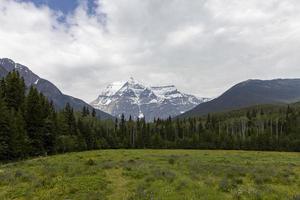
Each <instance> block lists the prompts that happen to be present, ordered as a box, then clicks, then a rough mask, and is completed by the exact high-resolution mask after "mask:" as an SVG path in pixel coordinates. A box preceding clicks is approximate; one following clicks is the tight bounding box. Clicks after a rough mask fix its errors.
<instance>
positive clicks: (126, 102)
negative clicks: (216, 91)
mask: <svg viewBox="0 0 300 200" xmlns="http://www.w3.org/2000/svg"><path fill="white" fill-rule="evenodd" d="M208 100H209V99H208V98H197V97H195V96H193V95H188V94H184V93H181V92H180V91H178V90H177V88H176V87H175V86H174V85H170V86H159V87H151V86H145V85H144V84H143V83H141V82H139V81H137V80H135V79H134V78H130V79H129V80H128V81H127V82H114V83H112V84H109V85H108V86H107V87H106V89H105V90H104V91H103V92H102V93H101V94H100V95H99V96H98V98H97V99H96V100H94V101H93V102H91V103H90V104H91V105H92V106H93V107H95V108H97V109H100V110H103V111H105V112H108V113H110V114H112V115H114V116H118V117H120V116H121V115H122V114H124V115H125V117H126V118H128V117H129V116H130V115H131V116H132V117H134V118H135V119H136V118H143V117H145V118H146V120H147V121H150V120H153V119H154V118H158V117H159V118H167V117H169V116H176V115H179V114H182V113H184V112H186V111H188V110H190V109H192V108H194V107H195V106H197V105H199V104H200V103H203V102H206V101H208Z"/></svg>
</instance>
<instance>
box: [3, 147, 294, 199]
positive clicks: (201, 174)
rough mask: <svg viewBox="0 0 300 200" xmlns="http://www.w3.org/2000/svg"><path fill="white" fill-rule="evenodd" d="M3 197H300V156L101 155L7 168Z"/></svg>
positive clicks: (206, 153)
mask: <svg viewBox="0 0 300 200" xmlns="http://www.w3.org/2000/svg"><path fill="white" fill-rule="evenodd" d="M0 199H49V200H50V199H51V200H52V199H89V200H92V199H103V200H105V199H111V200H118V199H120V200H125V199H128V200H140V199H141V200H143V199H149V200H150V199H151V200H152V199H153V200H165V199H167V200H168V199H170V200H171V199H172V200H174V199H178V200H185V199H186V200H190V199H195V200H198V199H291V200H298V199H300V154H299V153H280V152H246V151H221V150H220V151H208V150H207V151H206V150H99V151H90V152H80V153H69V154H64V155H58V156H50V157H42V158H35V159H32V160H27V161H21V162H16V163H10V164H3V165H1V166H0Z"/></svg>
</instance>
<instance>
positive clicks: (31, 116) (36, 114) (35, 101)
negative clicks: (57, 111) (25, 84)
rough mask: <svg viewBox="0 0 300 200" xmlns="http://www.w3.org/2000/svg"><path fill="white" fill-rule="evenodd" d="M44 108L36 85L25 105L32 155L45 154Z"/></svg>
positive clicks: (30, 91)
mask: <svg viewBox="0 0 300 200" xmlns="http://www.w3.org/2000/svg"><path fill="white" fill-rule="evenodd" d="M43 115H44V113H43V110H42V102H41V99H40V94H39V92H38V91H37V89H35V88H34V87H30V90H29V93H28V96H27V99H26V105H25V122H26V130H27V133H28V137H29V141H30V144H31V150H30V153H31V155H43V154H44V153H45V149H44V138H43V137H44V136H43V133H42V132H43V125H44V124H43Z"/></svg>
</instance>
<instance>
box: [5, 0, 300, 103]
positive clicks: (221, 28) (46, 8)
mask: <svg viewBox="0 0 300 200" xmlns="http://www.w3.org/2000/svg"><path fill="white" fill-rule="evenodd" d="M59 2H60V3H59ZM62 2H64V3H62ZM66 2H67V3H66ZM74 2H75V0H59V1H58V0H53V1H51V0H32V1H30V0H26V1H21V0H18V1H14V0H0V57H2V58H4V57H8V58H11V59H13V60H15V61H16V62H19V63H22V64H24V65H26V66H29V67H30V69H31V70H32V71H34V72H35V73H36V74H38V75H39V76H41V77H43V78H45V79H48V80H50V81H51V82H53V83H54V84H56V85H57V86H58V87H59V88H60V89H61V90H62V91H63V92H64V93H66V94H69V95H73V96H76V97H78V98H82V99H84V100H86V101H88V102H90V101H91V100H93V99H95V98H96V97H97V95H98V94H99V93H100V91H101V90H102V89H103V88H104V87H106V85H107V84H109V83H111V82H113V81H119V80H126V79H128V78H129V77H130V76H133V77H135V79H137V80H140V81H142V82H144V83H147V84H149V85H164V84H174V85H176V86H177V88H178V89H179V90H181V91H183V92H186V93H191V94H195V95H198V96H204V97H214V96H218V95H220V94H221V93H222V92H224V91H225V90H226V89H228V88H229V87H231V86H232V85H233V84H235V83H238V82H240V81H243V80H246V79H251V78H260V79H271V78H285V77H288V78H294V77H300V1H299V0H99V1H92V0H89V2H87V1H84V0H81V1H80V3H74ZM44 3H45V4H44Z"/></svg>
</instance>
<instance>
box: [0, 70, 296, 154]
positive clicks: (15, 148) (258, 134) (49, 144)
mask: <svg viewBox="0 0 300 200" xmlns="http://www.w3.org/2000/svg"><path fill="white" fill-rule="evenodd" d="M108 148H115V149H117V148H141V149H142V148H160V149H164V148H169V149H171V148H172V149H176V148H183V149H236V150H272V151H300V104H292V105H260V106H253V107H250V108H245V109H240V110H236V111H230V112H225V113H218V114H210V115H207V116H203V117H197V118H188V119H177V118H176V119H171V117H170V118H169V119H166V120H161V119H159V118H158V119H154V120H153V122H151V123H147V122H146V121H145V119H137V120H136V121H135V120H133V119H131V118H129V119H128V120H126V119H125V118H124V116H122V117H121V119H115V121H113V120H101V119H99V118H97V116H96V113H95V110H89V109H88V108H87V107H84V108H82V111H81V112H75V111H74V110H73V108H72V107H71V106H70V105H69V104H67V105H66V106H65V108H64V109H63V110H59V111H58V110H56V109H55V108H54V106H53V104H52V103H51V101H49V100H48V99H47V98H46V97H45V96H44V95H43V94H41V93H39V92H38V91H37V90H36V89H35V88H34V87H30V88H26V86H25V83H24V80H23V79H22V77H20V75H19V74H18V72H15V71H12V72H10V73H9V74H8V75H7V76H6V77H5V78H4V79H2V80H1V83H0V160H18V159H24V158H28V157H34V156H44V155H51V154H58V153H65V152H72V151H84V150H92V149H108Z"/></svg>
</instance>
